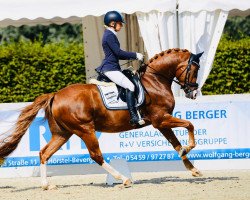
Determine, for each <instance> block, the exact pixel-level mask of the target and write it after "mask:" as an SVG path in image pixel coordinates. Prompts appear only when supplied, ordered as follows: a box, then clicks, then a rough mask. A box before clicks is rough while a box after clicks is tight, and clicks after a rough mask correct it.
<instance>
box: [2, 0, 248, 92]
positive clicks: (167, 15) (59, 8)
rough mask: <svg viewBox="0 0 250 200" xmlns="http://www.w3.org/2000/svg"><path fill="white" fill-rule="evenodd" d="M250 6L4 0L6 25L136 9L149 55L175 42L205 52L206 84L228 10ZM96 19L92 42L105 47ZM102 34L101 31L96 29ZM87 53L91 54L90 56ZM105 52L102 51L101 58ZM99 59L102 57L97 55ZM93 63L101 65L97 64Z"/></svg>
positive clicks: (214, 1) (221, 0) (244, 1)
mask: <svg viewBox="0 0 250 200" xmlns="http://www.w3.org/2000/svg"><path fill="white" fill-rule="evenodd" d="M177 5H178V6H177ZM176 8H178V9H176ZM249 8H250V1H249V0H237V1H235V0H226V1H225V0H202V1H201V0H192V1H190V0H126V1H114V0H92V1H89V0H35V1H34V0H21V1H20V0H8V1H6V0H0V27H1V26H6V25H17V26H18V25H22V24H37V23H39V24H48V23H59V24H61V23H63V22H71V23H78V22H80V21H81V19H82V18H83V17H86V16H89V15H91V16H101V15H103V14H104V13H106V12H107V11H109V10H118V11H120V12H122V13H126V14H132V13H136V14H137V20H138V24H139V27H140V33H141V36H142V38H143V41H144V44H145V48H146V51H147V54H148V55H149V57H152V56H153V55H154V54H156V53H159V52H161V51H162V50H166V49H169V48H174V47H179V48H186V49H189V50H190V51H192V52H193V53H198V52H200V51H205V54H204V56H203V59H202V63H201V66H205V67H204V68H202V70H201V71H200V72H199V77H198V82H199V84H200V86H202V85H203V84H204V82H205V80H206V78H207V76H208V74H209V72H210V71H211V68H212V62H213V59H214V55H215V52H216V48H217V45H218V42H219V39H220V36H221V34H222V30H223V28H224V25H225V22H226V19H227V16H228V12H229V11H235V9H236V10H241V11H249ZM247 13H248V12H247ZM94 23H96V22H93V21H91V22H90V26H92V28H91V30H90V32H91V33H90V34H91V38H90V40H88V44H86V46H89V47H90V48H92V49H93V48H96V49H101V47H100V45H101V44H100V42H98V43H97V44H96V41H99V40H100V38H99V39H98V38H95V39H94V34H93V29H98V26H97V23H96V24H95V26H94V25H93V24H94ZM131 30H132V29H131ZM132 31H133V30H132ZM85 33H86V31H85ZM96 37H101V36H100V34H96ZM85 38H87V37H85ZM91 39H92V40H93V41H91ZM94 40H96V41H94ZM91 42H94V44H93V45H92V44H91ZM90 48H89V49H90ZM86 49H87V51H88V48H85V54H86V55H88V53H87V52H86ZM86 55H85V56H86ZM87 57H88V56H87ZM87 57H86V59H90V58H89V57H88V58H87ZM100 57H101V53H100V51H99V57H98V58H99V59H100ZM96 61H98V62H99V60H98V59H96V57H95V62H96ZM86 63H87V62H86ZM99 63H100V62H99ZM89 64H90V66H91V65H92V66H95V64H96V63H94V64H93V63H90V62H89ZM86 67H88V66H86ZM92 71H93V70H92ZM87 75H88V73H87ZM173 90H174V94H175V95H176V96H182V95H183V94H182V93H180V88H179V86H178V87H177V86H176V85H173Z"/></svg>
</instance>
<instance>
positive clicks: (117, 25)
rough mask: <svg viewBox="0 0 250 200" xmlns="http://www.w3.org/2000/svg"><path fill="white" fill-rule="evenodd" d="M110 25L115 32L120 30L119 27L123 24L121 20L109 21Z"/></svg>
mask: <svg viewBox="0 0 250 200" xmlns="http://www.w3.org/2000/svg"><path fill="white" fill-rule="evenodd" d="M115 24H116V26H115ZM110 26H111V27H113V29H114V30H115V31H116V32H118V31H120V30H121V28H122V27H123V24H122V22H116V23H115V22H114V21H113V22H111V23H110Z"/></svg>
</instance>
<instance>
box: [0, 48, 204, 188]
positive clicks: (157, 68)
mask: <svg viewBox="0 0 250 200" xmlns="http://www.w3.org/2000/svg"><path fill="white" fill-rule="evenodd" d="M201 55H202V53H200V54H197V55H195V54H192V53H190V52H189V51H188V50H185V49H184V50H180V49H170V50H167V51H163V52H161V53H160V54H157V55H155V56H154V57H153V58H152V59H150V60H149V62H148V63H147V64H144V66H142V67H141V68H140V69H139V73H140V79H141V82H142V84H143V86H144V88H145V90H146V93H145V103H144V104H143V105H142V106H141V108H140V109H141V113H142V115H143V116H144V119H145V121H146V124H145V125H144V126H147V125H150V124H152V125H153V127H154V128H156V129H158V130H159V131H160V132H161V133H162V134H163V136H164V137H165V138H166V139H167V140H168V141H169V142H170V143H171V144H172V146H173V147H174V149H175V150H176V151H177V152H178V153H179V155H180V157H181V158H182V161H183V163H184V165H185V167H186V168H187V169H188V170H190V171H191V173H192V175H193V176H200V175H201V173H200V172H199V170H197V169H196V168H195V167H194V166H193V164H192V163H191V162H190V161H189V160H188V158H187V157H186V154H187V153H188V152H189V151H190V150H191V149H193V148H194V147H195V139H194V126H193V125H192V123H191V122H189V121H187V120H183V119H179V118H175V117H173V116H172V115H171V114H172V112H173V109H174V106H175V100H174V96H173V93H172V91H171V84H172V82H173V81H175V82H177V83H178V84H179V85H180V86H181V88H182V89H184V91H185V93H186V97H188V98H191V99H195V97H196V93H195V91H196V89H197V88H198V84H197V83H196V79H197V74H198V69H199V58H200V56H201ZM175 78H176V79H175ZM40 109H44V110H45V118H46V119H47V120H48V123H49V127H50V131H51V133H52V138H51V140H50V142H49V143H48V144H47V145H46V146H45V147H43V149H42V150H41V151H40V170H41V178H42V188H44V189H49V188H50V187H49V183H48V181H47V175H46V162H47V161H48V159H49V158H50V157H51V156H52V155H53V154H54V153H55V152H56V151H57V150H58V149H59V148H60V147H61V146H62V145H63V144H64V143H65V142H67V140H68V139H69V138H70V137H71V136H72V134H76V135H77V136H79V137H80V138H81V139H82V140H83V141H84V142H85V144H86V147H87V149H88V151H89V154H90V157H91V158H92V159H93V160H94V161H95V162H96V163H98V164H99V165H100V166H102V167H103V168H104V169H105V170H106V171H107V172H109V173H111V174H112V175H113V176H114V177H115V178H116V179H121V180H122V181H123V184H124V185H125V186H129V185H130V184H132V182H131V180H130V179H129V178H127V177H125V176H124V175H122V174H121V173H119V172H118V171H116V170H115V169H114V168H113V167H111V166H110V165H109V164H108V163H106V162H105V161H104V159H103V156H102V152H101V150H100V148H99V143H98V140H97V137H96V135H95V131H103V132H109V133H114V132H121V131H127V130H130V129H134V128H138V127H133V126H131V125H130V123H129V120H130V116H129V112H128V110H108V109H106V107H105V106H104V104H103V101H102V98H101V95H100V93H99V90H98V89H97V86H96V85H94V84H74V85H70V86H68V87H66V88H63V89H61V90H60V91H58V92H56V93H50V94H43V95H41V96H39V97H37V98H36V99H35V101H34V102H33V103H32V104H30V105H28V106H27V107H25V108H24V109H23V110H22V112H21V114H20V116H19V117H18V120H17V122H16V124H15V129H14V131H13V133H12V134H10V135H9V136H7V137H6V138H4V139H2V140H1V141H0V159H1V160H2V163H3V161H4V159H5V158H6V157H7V156H8V155H9V154H10V153H11V152H13V151H14V150H15V149H16V147H17V145H18V143H19V142H20V140H21V138H22V136H23V135H24V134H25V132H26V131H27V129H28V127H29V126H30V124H31V122H32V120H33V119H34V118H35V116H36V115H37V113H38V111H39V110H40ZM175 127H185V128H186V129H187V130H188V137H189V145H188V146H186V147H182V146H181V144H180V142H179V141H178V139H177V138H176V136H175V134H174V133H173V131H172V129H171V128H175Z"/></svg>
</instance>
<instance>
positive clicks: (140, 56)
mask: <svg viewBox="0 0 250 200" xmlns="http://www.w3.org/2000/svg"><path fill="white" fill-rule="evenodd" d="M143 57H144V56H143V55H142V54H141V53H136V58H137V60H140V61H143Z"/></svg>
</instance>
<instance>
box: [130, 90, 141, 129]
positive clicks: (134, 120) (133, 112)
mask: <svg viewBox="0 0 250 200" xmlns="http://www.w3.org/2000/svg"><path fill="white" fill-rule="evenodd" d="M127 104H128V110H129V113H130V117H131V120H130V124H132V125H135V124H137V123H139V124H140V125H142V124H144V123H145V122H144V120H143V119H140V118H139V116H138V113H137V109H136V107H135V94H134V92H131V91H130V90H128V89H127Z"/></svg>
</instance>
